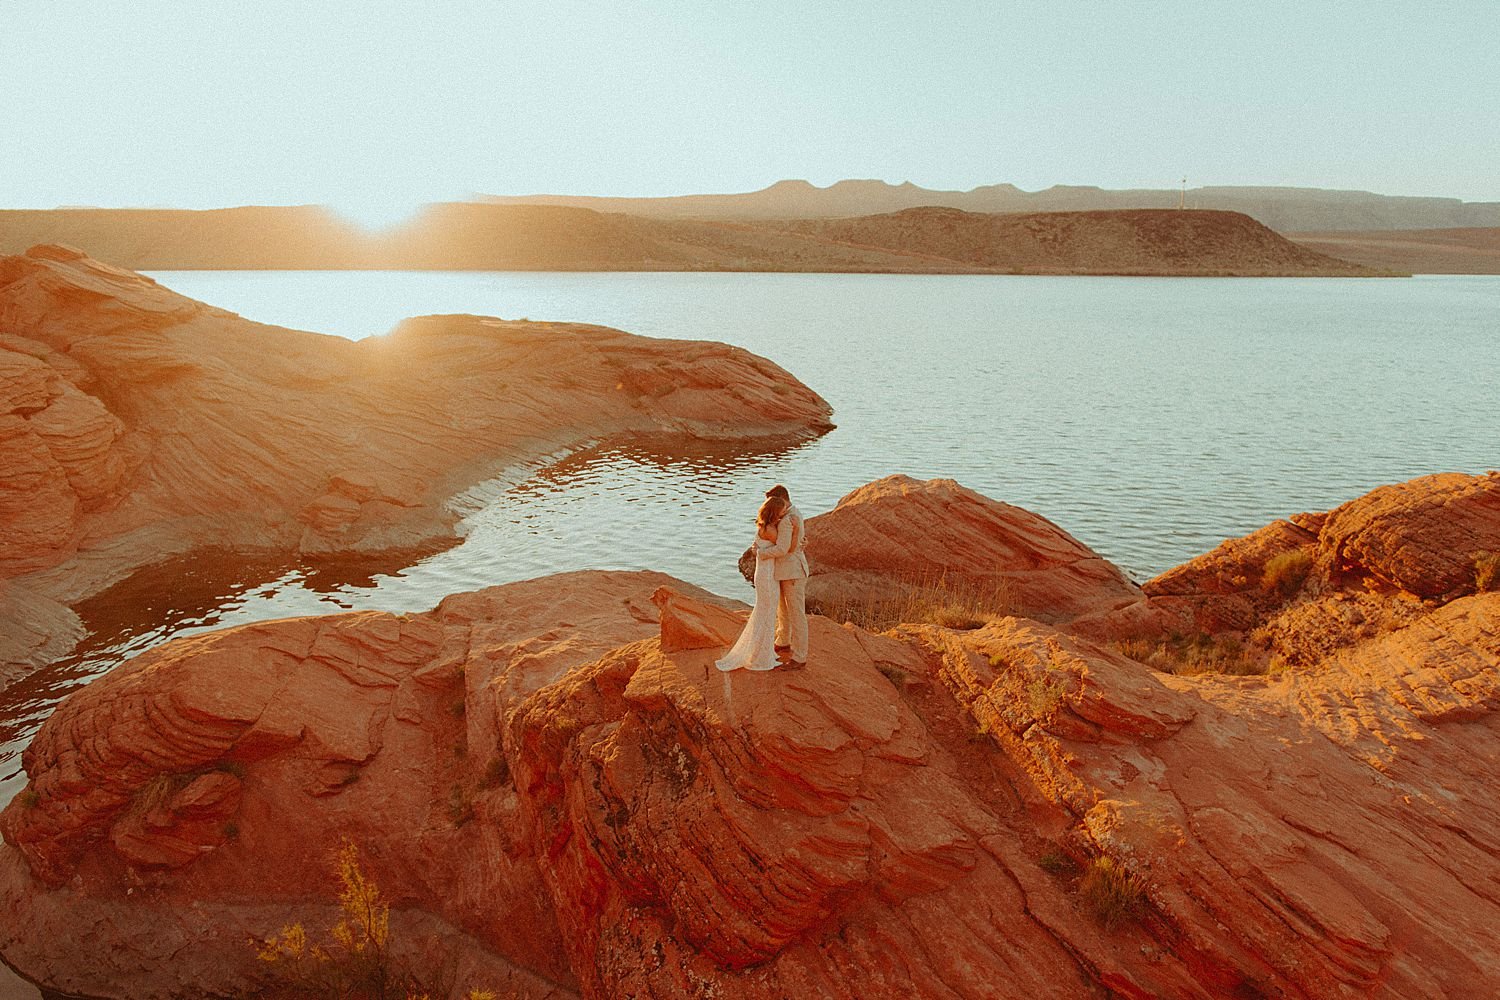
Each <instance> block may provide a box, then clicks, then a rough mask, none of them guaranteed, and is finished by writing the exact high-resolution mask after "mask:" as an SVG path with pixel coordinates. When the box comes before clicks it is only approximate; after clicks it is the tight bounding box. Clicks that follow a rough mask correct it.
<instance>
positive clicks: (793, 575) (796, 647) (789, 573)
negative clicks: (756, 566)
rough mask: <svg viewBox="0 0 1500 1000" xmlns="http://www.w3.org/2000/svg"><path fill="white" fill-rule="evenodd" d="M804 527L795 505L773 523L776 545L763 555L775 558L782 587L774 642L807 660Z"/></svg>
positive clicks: (800, 658)
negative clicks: (774, 524)
mask: <svg viewBox="0 0 1500 1000" xmlns="http://www.w3.org/2000/svg"><path fill="white" fill-rule="evenodd" d="M806 542H807V529H806V528H805V527H804V526H803V524H802V512H801V511H799V510H798V509H797V508H796V507H789V508H787V512H786V513H785V514H783V515H782V516H781V520H780V521H777V522H776V544H775V545H773V546H771V547H770V548H769V549H766V550H765V552H763V553H762V557H763V558H766V559H774V560H776V580H777V583H778V584H779V585H780V587H781V602H780V604H778V605H777V607H776V645H778V646H790V647H791V657H792V659H793V660H796V661H797V662H798V663H806V662H807V556H806V555H805V554H804V553H803V548H804V547H805V545H806Z"/></svg>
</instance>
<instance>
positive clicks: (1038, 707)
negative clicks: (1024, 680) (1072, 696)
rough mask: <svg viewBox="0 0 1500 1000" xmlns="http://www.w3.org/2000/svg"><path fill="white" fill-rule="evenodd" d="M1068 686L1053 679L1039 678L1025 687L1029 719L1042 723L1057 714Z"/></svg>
mask: <svg viewBox="0 0 1500 1000" xmlns="http://www.w3.org/2000/svg"><path fill="white" fill-rule="evenodd" d="M1067 693H1068V686H1067V685H1066V684H1064V683H1063V682H1062V681H1060V680H1057V679H1056V678H1054V677H1050V676H1049V677H1040V678H1038V679H1037V680H1034V681H1032V682H1031V683H1030V684H1028V685H1026V704H1027V707H1028V708H1030V709H1031V717H1032V718H1034V719H1037V720H1038V721H1044V720H1046V719H1050V718H1052V717H1053V716H1054V715H1056V714H1057V710H1058V708H1059V707H1061V705H1062V702H1063V696H1064V695H1066V694H1067Z"/></svg>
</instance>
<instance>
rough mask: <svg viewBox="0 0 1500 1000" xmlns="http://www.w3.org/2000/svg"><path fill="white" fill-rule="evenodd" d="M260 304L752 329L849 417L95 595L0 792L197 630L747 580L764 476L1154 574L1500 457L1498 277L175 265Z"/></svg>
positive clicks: (584, 466) (336, 319) (172, 283)
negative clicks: (341, 545)
mask: <svg viewBox="0 0 1500 1000" xmlns="http://www.w3.org/2000/svg"><path fill="white" fill-rule="evenodd" d="M155 277H156V278H157V279H158V280H160V281H161V282H162V283H164V284H166V285H167V286H169V287H171V288H174V289H177V290H178V291H181V292H183V293H185V294H187V295H190V296H192V297H194V298H198V299H202V300H203V301H206V302H210V303H213V304H214V305H218V306H222V307H225V308H228V309H232V310H234V311H236V312H239V313H241V314H243V315H245V316H248V317H250V318H252V319H257V320H262V321H265V322H270V323H277V324H281V325H285V326H293V327H300V328H304V329H311V330H318V331H322V332H327V333H333V334H338V335H341V336H345V337H351V338H359V337H365V336H370V335H375V334H380V333H383V332H384V331H386V330H388V329H390V328H391V327H392V326H393V325H394V324H395V323H396V322H397V321H399V320H400V319H401V318H402V317H405V316H410V315H415V314H421V313H432V312H471V313H482V314H492V315H499V316H504V317H509V318H517V317H531V318H534V319H551V320H578V321H587V322H593V323H601V324H605V325H609V326H616V327H619V328H621V329H624V330H630V331H633V332H636V333H640V334H645V335H647V336H655V337H687V338H701V339H708V340H720V341H727V342H729V343H733V344H738V345H740V346H742V347H745V348H748V349H749V350H751V351H754V352H756V353H758V354H762V355H764V356H766V357H769V358H771V359H773V360H774V361H776V362H778V363H780V364H781V365H783V366H784V367H785V368H787V369H788V370H790V371H791V372H792V373H793V374H795V375H796V376H797V377H799V378H800V379H802V380H803V381H804V382H806V383H807V384H808V385H810V386H812V387H813V388H814V389H816V390H817V391H818V392H820V393H821V394H822V395H823V396H824V397H825V398H826V399H827V400H828V401H829V402H830V403H831V404H832V405H833V408H834V411H835V412H834V419H835V421H836V422H837V423H838V425H839V426H838V429H837V430H835V431H833V432H832V433H830V434H828V435H826V436H824V437H822V438H820V439H818V440H816V441H813V442H807V443H803V444H801V445H799V446H796V447H791V448H781V449H771V450H753V449H752V450H745V449H743V448H740V449H736V448H725V447H721V446H714V447H703V448H700V449H695V450H693V451H691V452H683V451H681V450H662V449H661V448H659V447H653V446H652V445H650V444H649V443H644V442H638V443H634V444H632V445H630V446H605V447H600V448H596V449H592V450H590V451H587V452H583V453H579V454H574V455H572V456H570V457H567V458H566V459H565V460H563V461H561V462H559V463H556V464H539V465H538V466H536V467H534V468H532V469H522V470H518V471H517V473H516V474H515V476H514V477H513V478H512V479H511V480H509V481H508V482H507V483H506V484H504V485H505V487H506V488H504V489H502V490H499V491H497V493H496V494H495V495H494V496H493V497H492V499H491V500H490V502H488V503H487V504H486V505H484V506H482V507H481V508H480V509H479V510H477V511H476V512H475V513H473V514H472V516H470V518H469V519H468V522H467V527H468V535H467V538H466V540H465V541H464V543H463V544H461V545H459V546H457V547H455V548H452V549H449V550H447V551H444V552H441V553H438V554H435V555H430V556H428V557H425V558H421V559H417V560H415V561H414V562H413V560H412V559H409V558H408V559H402V558H393V559H384V560H372V561H366V562H363V563H360V564H358V565H352V566H350V565H345V566H329V565H326V564H324V565H318V566H309V565H303V564H299V563H297V562H295V561H266V560H255V561H244V560H242V559H240V558H237V557H235V556H233V555H232V554H231V555H225V556H218V557H212V556H207V557H205V556H199V557H194V558H192V559H189V560H182V561H178V562H174V563H170V564H166V565H163V566H160V567H155V568H153V569H151V570H148V571H146V572H143V573H142V574H140V575H139V576H138V577H136V578H134V579H132V580H131V581H128V582H127V583H126V584H123V585H121V586H120V587H118V588H116V589H115V590H113V591H111V592H109V593H106V594H104V595H101V596H100V597H99V598H96V599H94V600H92V601H90V602H88V603H87V604H86V605H85V606H84V607H83V608H82V609H81V612H82V613H83V615H84V617H85V620H86V621H87V622H88V623H89V624H90V626H91V627H92V628H93V630H94V633H95V635H94V638H93V640H92V641H91V642H90V643H88V644H87V645H86V646H85V647H84V648H83V649H81V650H80V651H79V653H78V654H77V655H76V656H73V657H70V658H69V659H68V660H66V661H64V662H62V663H59V664H57V665H55V666H54V667H52V668H50V669H48V670H44V671H42V672H40V673H38V674H36V675H33V676H32V677H31V678H28V679H27V680H26V681H24V682H23V683H21V684H17V685H12V686H11V688H10V689H8V690H6V691H3V692H0V801H3V800H4V799H6V798H9V797H10V796H11V795H13V794H15V792H16V791H17V790H18V789H19V787H20V778H21V775H20V774H19V766H20V764H19V751H20V748H21V747H22V746H23V745H24V743H25V741H26V740H27V739H29V737H30V735H31V733H32V732H34V731H35V728H36V726H37V725H38V724H39V723H40V721H41V720H42V719H43V718H44V717H45V716H46V715H47V714H48V713H49V712H50V711H51V709H52V707H53V706H54V705H55V704H56V702H57V700H58V699H59V698H61V697H63V696H64V695H66V694H67V693H68V692H69V691H71V690H73V689H74V688H76V687H77V686H79V685H80V684H83V683H86V682H87V680H88V679H89V678H91V677H93V676H96V675H97V674H98V672H100V671H101V670H104V669H107V668H108V667H109V666H111V665H113V664H114V663H117V662H119V661H120V660H121V659H122V658H123V657H124V656H126V655H129V654H131V653H134V652H138V651H140V650H143V649H145V648H148V647H149V646H151V645H154V644H155V643H158V642H160V641H162V640H164V639H166V638H170V637H171V636H174V635H181V634H185V633H188V632H192V631H195V630H201V629H204V628H209V627H215V626H221V625H225V624H236V623H240V622H246V621H252V620H256V619H262V618H268V617H282V616H286V615H301V614H319V613H328V612H333V611H338V610H342V609H345V608H370V607H373V608H388V609H395V610H418V609H425V608H429V607H431V606H432V605H434V604H435V603H437V601H438V600H439V599H440V598H441V597H442V596H443V595H445V594H448V593H452V592H454V591H459V590H468V589H472V588H476V587H482V586H487V585H491V584H495V583H503V582H508V581H513V580H518V579H525V578H528V577H532V576H536V575H539V574H544V573H551V572H557V571H561V570H569V569H578V568H586V567H612V568H652V569H659V570H663V571H666V572H668V573H672V574H674V575H676V576H679V577H682V578H684V579H687V580H690V581H692V582H694V583H698V584H701V585H703V586H706V587H708V588H710V589H712V590H715V591H718V592H720V593H724V594H729V595H732V596H738V597H748V596H749V589H748V587H746V586H745V584H744V583H743V581H741V580H740V579H739V577H738V575H737V574H736V571H735V568H734V561H735V558H736V557H737V556H738V554H739V552H740V551H741V549H742V548H743V546H744V545H745V544H746V542H747V540H748V539H747V536H748V535H749V534H750V530H751V528H750V519H751V517H752V516H753V512H754V510H755V506H756V503H757V501H758V500H759V498H760V494H761V491H762V490H763V489H764V488H765V487H766V486H768V485H770V484H771V483H774V482H784V483H786V484H787V485H788V486H789V487H790V488H791V491H792V494H793V496H794V497H795V498H796V500H797V502H798V504H799V506H800V507H801V509H802V510H803V511H804V512H805V513H807V514H809V515H811V514H815V513H818V512H820V511H823V510H826V509H828V508H830V507H832V506H833V504H834V503H835V502H836V501H837V500H838V498H839V497H840V496H842V495H843V494H845V493H847V492H849V491H850V490H852V489H854V488H855V487H857V486H859V485H861V484H863V483H866V482H868V481H870V480H872V479H876V478H878V477H881V476H884V475H887V474H889V473H893V472H904V473H907V474H909V475H913V476H917V477H919V478H928V477H933V476H948V477H952V478H955V479H957V480H959V481H960V482H962V483H964V484H966V485H968V486H971V487H973V488H975V489H977V490H979V491H981V492H983V493H986V494H988V495H990V496H993V497H997V498H1000V499H1004V500H1007V501H1010V502H1012V503H1016V504H1020V505H1021V506H1024V507H1027V508H1029V509H1031V510H1034V511H1037V512H1039V513H1041V514H1044V515H1045V516H1047V517H1049V518H1051V519H1052V520H1053V521H1055V522H1057V523H1058V524H1060V525H1062V526H1063V527H1064V528H1066V529H1067V530H1068V531H1070V532H1072V533H1073V534H1074V535H1075V536H1077V537H1078V538H1079V539H1080V540H1082V541H1083V542H1085V543H1086V544H1088V545H1090V546H1092V547H1093V548H1095V549H1096V550H1098V551H1099V552H1101V553H1102V554H1104V555H1105V556H1107V557H1108V558H1110V559H1112V560H1114V561H1115V562H1117V563H1118V564H1120V565H1121V566H1122V567H1123V568H1124V569H1125V570H1126V571H1127V572H1128V573H1130V574H1131V575H1132V576H1134V577H1135V578H1136V579H1138V580H1144V579H1146V578H1147V577H1150V576H1152V575H1154V574H1156V573H1158V572H1160V571H1161V570H1164V569H1166V568H1168V567H1169V566H1172V565H1175V564H1177V563H1179V562H1181V561H1183V560H1184V559H1187V558H1189V557H1191V556H1193V555H1195V554H1197V553H1199V552H1203V551H1205V550H1207V549H1209V548H1211V547H1212V546H1214V545H1215V544H1217V543H1218V542H1219V541H1220V540H1222V539H1224V538H1226V537H1230V536H1234V535H1240V534H1244V533H1245V532H1247V531H1250V530H1253V529H1254V528H1256V527H1259V526H1260V525H1262V524H1265V523H1266V522H1268V521H1270V520H1272V519H1274V518H1277V517H1281V516H1285V515H1287V514H1291V513H1295V512H1297V511H1302V510H1317V509H1324V508H1327V507H1330V506H1333V505H1336V504H1338V503H1341V502H1342V501H1344V500H1347V499H1349V498H1352V497H1354V496H1357V495H1359V494H1360V493H1363V492H1365V491H1366V490H1368V489H1370V488H1371V487H1374V486H1377V485H1379V484H1381V483H1387V482H1392V481H1396V480H1401V479H1407V478H1409V477H1411V476H1415V475H1419V474H1422V473H1426V472H1433V471H1439V470H1460V471H1469V472H1477V471H1483V470H1485V469H1487V468H1491V467H1494V466H1497V465H1500V408H1497V406H1496V398H1497V397H1496V390H1497V387H1500V379H1497V377H1496V373H1497V372H1500V278H1497V277H1489V276H1477V277H1468V276H1462V277H1458V276H1455V277H1424V278H1417V279H1410V280H1352V279H1349V280H1343V279H1306V280H1303V279H1151V278H1078V277H1057V278H1051V277H1013V276H989V275H986V276H913V275H822V274H545V273H452V272H440V273H425V272H423V273H413V272H401V273H379V272H175V273H164V274H157V275H155Z"/></svg>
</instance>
